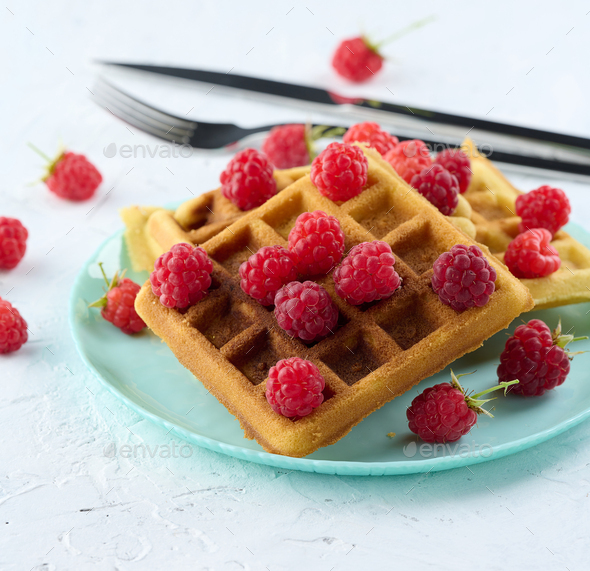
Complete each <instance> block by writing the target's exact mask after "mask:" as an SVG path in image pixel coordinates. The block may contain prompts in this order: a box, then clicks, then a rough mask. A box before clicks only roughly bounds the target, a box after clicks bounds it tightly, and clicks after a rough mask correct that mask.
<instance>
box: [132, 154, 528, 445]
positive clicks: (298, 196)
mask: <svg viewBox="0 0 590 571" xmlns="http://www.w3.org/2000/svg"><path fill="white" fill-rule="evenodd" d="M365 152H366V154H367V156H368V158H369V171H368V177H369V178H368V183H367V187H366V190H365V191H364V192H363V193H362V194H360V195H359V196H357V197H356V198H353V199H352V200H349V201H348V202H346V203H344V204H343V205H342V206H338V205H337V204H335V203H334V202H332V201H331V200H329V199H327V198H325V197H323V196H321V195H320V193H319V192H318V191H317V189H316V188H315V187H314V186H313V184H312V183H311V180H310V178H309V176H305V177H304V178H301V179H300V180H299V181H297V182H296V183H294V184H292V185H291V186H289V187H288V188H286V189H285V190H283V191H282V192H281V193H280V194H278V195H277V196H275V197H273V198H272V199H271V200H269V201H268V202H266V203H265V204H264V205H262V206H261V207H259V208H258V209H256V210H255V211H252V212H250V213H248V214H247V215H246V216H244V217H242V218H240V219H239V220H238V221H237V222H235V223H234V224H232V225H231V226H229V227H228V228H226V229H225V230H224V231H222V232H221V233H219V234H218V235H216V236H215V237H213V238H212V239H210V240H208V241H207V242H205V243H204V244H203V248H205V250H206V251H207V252H208V254H209V256H210V257H211V259H212V260H213V266H214V270H213V274H212V279H213V284H212V289H211V291H210V293H209V295H208V296H207V297H206V298H205V299H203V300H202V301H201V302H199V303H198V304H196V305H194V306H192V307H190V308H189V309H188V310H182V311H179V310H176V309H168V308H166V307H164V306H163V305H162V304H161V303H160V302H159V300H158V299H157V297H156V296H154V294H153V293H152V290H151V287H150V284H149V281H148V282H146V284H144V286H143V287H142V289H141V291H140V293H139V294H138V296H137V300H136V309H137V311H138V313H139V314H140V315H141V317H142V318H143V319H144V321H145V322H146V323H147V324H148V326H149V327H150V328H151V329H152V330H153V331H154V333H155V334H156V335H158V336H159V337H161V338H162V339H163V340H164V341H165V342H166V343H167V344H168V346H169V347H170V349H171V350H172V351H173V352H174V354H175V355H176V357H177V358H178V360H179V361H180V362H181V363H182V364H183V365H184V366H185V367H186V368H187V369H189V370H190V371H191V372H192V373H193V374H194V375H195V376H196V377H197V378H198V379H199V380H200V381H201V382H202V383H203V384H204V385H205V387H206V388H207V389H208V390H209V391H210V392H211V393H212V394H214V395H215V396H216V397H217V399H218V400H219V401H220V402H221V403H223V404H224V405H225V406H226V408H227V409H228V410H229V411H230V412H231V413H232V414H233V415H235V416H236V417H237V418H238V419H239V421H240V424H241V426H242V428H243V429H244V433H245V435H246V437H247V438H255V439H256V440H257V441H258V443H259V444H260V445H261V446H262V447H263V448H264V449H265V450H267V451H269V452H273V453H277V454H283V455H288V456H296V457H299V456H305V455H307V454H310V453H311V452H313V451H314V450H317V449H318V448H320V447H322V446H326V445H328V444H332V443H334V442H336V441H337V440H339V439H340V438H342V437H343V436H344V435H346V434H347V433H348V432H349V431H350V429H351V428H352V427H353V426H354V425H356V424H357V423H358V422H360V421H361V420H362V419H363V418H364V417H366V416H367V415H368V414H370V413H371V412H373V411H374V410H376V409H377V408H379V407H381V406H383V405H384V404H385V403H386V402H388V401H390V400H391V399H393V398H394V397H396V396H398V395H401V394H402V393H404V392H405V391H407V390H408V389H410V388H411V387H412V386H414V385H415V384H416V383H418V382H419V381H420V380H422V379H424V378H426V377H428V376H430V375H432V374H434V373H436V372H437V371H440V370H441V369H442V368H444V367H445V366H447V365H448V364H449V363H451V362H453V361H454V360H455V359H457V358H458V357H460V356H461V355H463V354H465V353H467V352H469V351H473V350H474V349H476V348H477V347H479V346H480V345H481V344H482V342H483V341H484V340H485V339H487V338H488V337H490V336H491V335H493V334H494V333H496V332H497V331H498V330H500V329H503V328H505V327H507V326H508V325H509V324H510V322H511V321H512V320H513V319H514V318H515V317H516V316H518V315H519V314H520V313H521V312H523V311H526V310H528V309H531V308H532V306H533V300H532V298H531V296H530V294H529V292H528V290H527V289H526V288H525V287H524V286H523V285H522V284H521V283H520V282H519V281H518V280H517V279H516V278H514V277H513V276H512V275H511V274H510V273H509V272H508V270H507V269H506V268H505V267H504V266H503V265H502V264H501V263H499V262H498V260H496V259H495V258H494V257H493V256H490V257H489V261H490V264H491V265H492V266H494V268H495V269H496V272H497V274H498V278H497V281H496V288H497V289H496V291H495V293H494V294H493V295H492V296H491V298H490V301H489V303H488V304H487V305H486V306H484V307H481V308H473V309H469V310H467V311H465V312H464V313H461V314H459V313H456V312H455V311H454V310H452V309H451V308H450V307H448V306H446V305H443V304H442V303H441V302H440V301H439V299H438V296H437V295H436V294H435V293H434V292H433V291H432V288H431V286H430V279H431V275H432V264H433V262H434V261H435V260H436V258H437V257H438V256H439V255H440V254H441V253H442V252H444V251H447V250H449V249H450V248H451V247H452V246H453V245H455V244H459V243H461V244H468V245H469V244H473V243H474V242H473V241H472V240H470V239H469V238H467V236H466V235H465V234H464V233H462V232H461V231H460V230H458V229H456V228H455V227H454V226H453V225H452V224H451V223H450V222H449V221H448V220H447V219H446V218H445V217H444V216H442V215H441V214H440V212H439V211H438V210H437V209H436V208H434V207H433V206H432V205H431V204H430V203H429V202H428V201H427V200H426V199H424V198H423V197H422V196H420V195H419V194H418V193H416V192H413V191H412V190H411V188H410V187H409V186H408V185H407V184H406V183H405V182H404V181H403V180H402V179H401V178H399V177H398V176H397V175H395V174H394V173H393V172H392V170H391V169H390V168H389V167H388V166H387V165H386V163H384V162H383V161H382V160H381V158H380V157H378V156H377V155H376V154H375V153H373V152H370V150H365ZM317 209H319V210H323V211H325V212H327V213H329V214H331V215H333V216H335V217H336V218H338V220H340V224H341V227H342V230H343V231H344V234H345V236H346V242H345V247H346V249H347V250H348V249H349V248H351V247H352V246H354V245H355V244H358V243H360V242H365V241H370V240H376V239H380V240H384V241H385V242H387V243H388V244H390V245H391V247H392V249H393V252H394V255H395V257H396V265H395V267H396V270H397V271H398V273H399V274H400V276H401V277H402V279H403V285H402V288H401V289H400V290H398V291H397V292H396V293H395V294H394V295H393V296H392V297H391V298H390V299H388V300H383V301H380V302H375V303H372V304H369V305H366V306H359V307H353V306H351V305H349V304H347V303H346V302H345V301H343V300H342V299H341V298H340V297H338V295H337V294H336V293H335V291H334V285H333V280H332V274H331V273H330V274H329V275H328V276H326V277H323V278H321V279H318V280H317V281H318V283H320V284H321V285H323V286H324V287H325V288H326V290H327V291H328V293H329V295H330V296H331V298H332V299H333V300H334V302H335V303H336V305H337V307H338V309H339V312H340V320H339V328H338V330H337V331H336V332H335V334H334V335H332V336H330V337H328V338H326V339H324V340H321V341H319V342H316V343H313V344H311V345H305V344H303V343H302V342H300V341H299V340H297V339H293V338H291V337H289V335H287V334H286V333H285V332H284V331H283V330H281V329H280V328H279V326H278V325H277V323H276V319H275V317H274V314H273V313H272V311H270V310H269V309H267V308H265V307H263V306H261V305H260V304H258V303H257V302H256V301H254V300H253V299H252V298H250V297H249V296H247V295H246V294H245V293H244V292H243V291H242V290H241V289H240V285H239V275H238V268H239V266H240V264H241V263H242V262H243V261H244V260H246V259H247V258H248V257H249V256H250V255H251V254H252V253H253V252H256V251H257V250H258V249H259V248H261V247H262V246H268V245H274V244H280V245H282V246H287V237H288V233H289V231H290V230H291V228H292V227H293V225H294V223H295V220H296V218H297V217H298V216H299V214H301V213H302V212H306V211H313V210H317ZM484 251H485V252H486V254H488V255H489V252H487V249H486V248H485V246H484ZM294 356H300V357H302V358H306V359H309V360H311V361H312V362H313V363H315V364H316V365H317V367H318V368H319V370H320V371H321V373H322V375H323V376H324V378H325V380H326V389H325V391H324V397H325V401H324V402H323V403H322V404H321V405H320V406H319V407H318V408H317V409H315V410H314V411H313V412H312V413H311V414H310V415H309V416H306V417H304V418H301V419H299V420H296V421H293V420H290V419H289V418H286V417H283V416H281V415H279V414H277V413H275V412H274V411H273V410H272V409H271V407H270V405H269V404H268V403H267V401H266V398H265V386H266V378H267V376H268V370H269V368H270V367H271V366H273V365H275V364H276V362H277V361H279V360H280V359H286V358H289V357H294Z"/></svg>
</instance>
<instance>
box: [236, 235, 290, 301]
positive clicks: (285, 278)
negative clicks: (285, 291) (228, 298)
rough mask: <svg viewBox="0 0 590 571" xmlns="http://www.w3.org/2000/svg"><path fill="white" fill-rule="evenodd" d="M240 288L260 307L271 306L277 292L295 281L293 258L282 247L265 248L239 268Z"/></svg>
mask: <svg viewBox="0 0 590 571" xmlns="http://www.w3.org/2000/svg"><path fill="white" fill-rule="evenodd" d="M240 278H241V281H240V286H241V288H242V289H243V290H244V291H245V292H246V293H247V294H248V295H249V296H251V297H253V298H254V299H255V300H257V301H259V302H260V303H261V304H262V305H272V304H273V303H274V301H275V295H276V293H277V291H278V290H279V289H280V288H281V287H283V286H284V285H285V284H287V283H289V282H292V281H295V280H296V279H297V270H296V269H295V256H294V255H293V254H292V253H291V252H289V250H285V248H283V247H282V246H265V247H264V248H260V250H258V252H256V253H255V254H252V255H251V256H250V257H249V258H248V260H246V261H245V262H244V263H243V264H242V265H241V266H240Z"/></svg>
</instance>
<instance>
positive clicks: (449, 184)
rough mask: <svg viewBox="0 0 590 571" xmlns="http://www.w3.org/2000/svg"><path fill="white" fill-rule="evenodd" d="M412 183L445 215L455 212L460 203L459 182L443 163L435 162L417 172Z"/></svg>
mask: <svg viewBox="0 0 590 571" xmlns="http://www.w3.org/2000/svg"><path fill="white" fill-rule="evenodd" d="M410 184H411V185H412V186H413V187H414V188H415V189H416V190H417V191H418V192H419V193H420V194H421V195H422V196H424V198H426V199H427V200H428V202H430V203H431V204H433V205H434V206H436V207H437V208H438V209H439V210H440V211H441V213H442V214H444V215H445V216H450V215H451V214H453V212H455V209H456V208H457V205H458V204H459V182H458V181H457V177H456V176H455V175H452V174H451V173H450V172H449V171H448V170H447V169H445V168H444V167H442V166H441V165H438V164H434V165H432V166H430V167H428V168H425V169H424V170H423V171H421V172H420V173H418V174H415V175H414V176H413V177H412V182H411V183H410Z"/></svg>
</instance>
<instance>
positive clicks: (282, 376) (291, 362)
mask: <svg viewBox="0 0 590 571" xmlns="http://www.w3.org/2000/svg"><path fill="white" fill-rule="evenodd" d="M325 386H326V383H325V381H324V377H322V374H321V373H320V371H319V369H318V368H317V367H316V366H315V365H314V364H313V363H312V362H311V361H306V360H305V359H301V358H299V357H291V358H290V359H282V360H280V361H278V362H277V364H276V365H275V366H274V367H271V368H270V370H269V371H268V380H267V381H266V400H267V401H268V404H270V406H271V407H272V409H273V410H274V411H275V412H276V413H278V414H282V415H283V416H286V417H289V418H294V417H297V418H301V417H303V416H307V415H308V414H309V413H310V412H312V410H313V409H314V408H317V407H318V406H320V405H321V404H322V402H323V401H324V395H323V394H322V391H323V390H324V387H325Z"/></svg>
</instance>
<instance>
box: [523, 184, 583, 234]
mask: <svg viewBox="0 0 590 571" xmlns="http://www.w3.org/2000/svg"><path fill="white" fill-rule="evenodd" d="M571 211H572V207H571V205H570V201H569V200H568V197H567V196H566V195H565V192H563V190H561V189H559V188H552V187H550V186H540V187H539V188H537V190H531V192H529V193H527V194H521V195H520V196H519V197H518V198H517V199H516V214H517V215H518V216H520V217H521V218H522V222H521V223H520V224H519V226H518V230H519V232H522V233H524V232H526V231H527V230H531V229H533V228H546V229H547V230H549V232H551V235H552V236H555V234H556V232H557V231H558V230H559V229H560V228H561V227H562V226H565V225H566V224H567V223H568V220H569V216H570V213H571Z"/></svg>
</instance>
